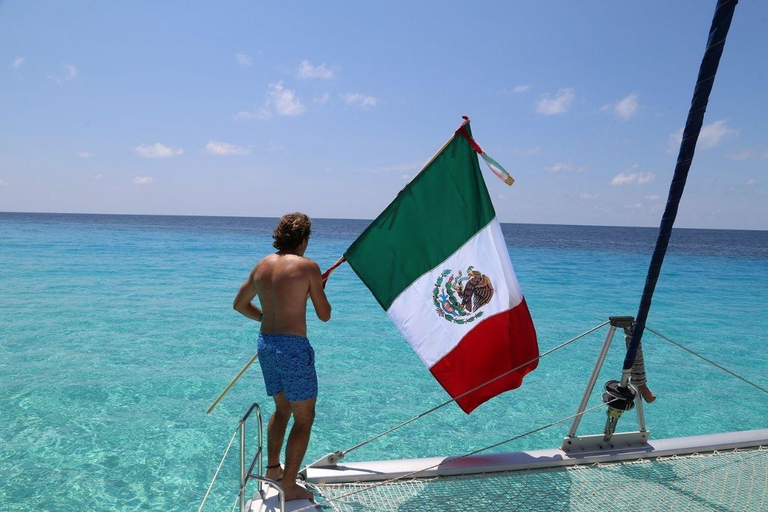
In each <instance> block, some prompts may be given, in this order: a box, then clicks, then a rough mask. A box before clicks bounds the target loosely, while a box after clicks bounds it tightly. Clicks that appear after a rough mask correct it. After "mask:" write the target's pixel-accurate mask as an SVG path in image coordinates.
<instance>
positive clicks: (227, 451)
mask: <svg viewBox="0 0 768 512" xmlns="http://www.w3.org/2000/svg"><path fill="white" fill-rule="evenodd" d="M239 428H240V427H238V428H236V429H235V431H234V432H233V433H232V439H230V440H229V444H228V445H227V449H226V450H224V456H223V457H222V458H221V462H219V467H217V468H216V473H214V474H213V479H212V480H211V483H210V485H209V486H208V490H207V491H205V496H203V502H202V503H200V508H198V509H197V512H200V511H201V510H203V506H205V501H206V500H207V499H208V495H209V494H210V493H211V489H212V488H213V484H214V482H216V478H218V476H219V471H221V467H222V466H223V465H224V461H225V460H226V459H227V455H229V450H230V448H232V443H234V442H235V437H237V431H238V430H239Z"/></svg>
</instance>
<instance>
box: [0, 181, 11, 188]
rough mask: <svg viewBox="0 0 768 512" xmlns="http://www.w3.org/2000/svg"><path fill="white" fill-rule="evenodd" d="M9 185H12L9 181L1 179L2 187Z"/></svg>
mask: <svg viewBox="0 0 768 512" xmlns="http://www.w3.org/2000/svg"><path fill="white" fill-rule="evenodd" d="M8 185H10V183H8V182H7V181H5V180H0V187H7V186H8Z"/></svg>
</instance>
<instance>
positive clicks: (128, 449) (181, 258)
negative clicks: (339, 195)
mask: <svg viewBox="0 0 768 512" xmlns="http://www.w3.org/2000/svg"><path fill="white" fill-rule="evenodd" d="M274 223H275V220H274V219H244V218H213V217H207V218H203V217H144V216H99V215H44V214H0V511H6V510H9V511H10V510H14V511H17V510H18V511H32V510H35V511H38V510H56V511H80V510H94V511H133V510H164V511H189V510H197V507H198V505H199V503H200V500H201V498H202V496H203V494H204V492H205V489H206V487H207V485H208V482H209V481H210V479H211V477H212V476H213V472H214V470H215V468H216V465H217V464H218V462H219V460H220V457H221V455H222V452H223V450H224V448H225V446H226V443H227V442H228V441H229V439H230V436H231V434H232V432H233V431H234V428H235V427H236V423H237V420H238V419H239V417H240V416H241V415H242V414H243V413H244V412H245V410H246V409H247V407H248V405H249V404H250V403H251V402H254V401H256V402H259V403H261V404H262V405H263V406H264V409H265V414H267V415H268V414H269V413H270V412H271V410H272V406H271V404H270V402H269V400H268V398H267V397H266V396H265V394H264V390H263V384H262V382H261V374H260V370H259V368H258V365H254V366H253V367H252V369H251V370H249V372H248V373H247V374H246V376H245V377H244V378H243V379H242V380H241V382H240V383H238V384H237V385H236V387H235V388H234V389H233V390H232V392H231V393H230V394H229V395H228V396H227V398H226V399H225V400H224V401H223V402H222V403H221V405H219V407H218V408H217V409H216V410H215V411H214V412H213V413H212V414H210V415H206V414H205V410H206V409H207V407H208V406H209V405H210V403H211V402H212V401H213V399H214V398H215V397H216V396H217V395H218V394H219V392H220V391H221V390H222V389H223V388H224V387H225V386H226V384H227V383H228V382H229V380H230V379H231V378H232V377H233V376H234V375H235V374H236V373H237V371H238V370H239V369H240V368H241V367H242V366H243V364H245V362H246V361H247V360H248V359H249V358H250V357H251V356H252V355H253V353H254V352H255V340H256V333H257V325H256V324H254V323H252V322H249V321H248V320H247V319H245V318H243V317H241V316H239V315H238V314H237V313H235V312H234V311H233V310H232V308H231V303H232V299H233V298H234V295H235V293H236V291H237V289H238V287H239V286H240V284H241V283H242V281H243V280H244V279H245V277H246V276H247V274H248V272H249V270H250V269H251V267H252V266H253V264H254V263H255V262H256V261H257V260H258V258H260V257H261V256H262V255H263V254H265V253H266V252H268V251H270V250H271V246H270V243H271V230H272V228H273V226H274ZM366 225H367V222H366V221H346V220H324V219H319V220H316V221H315V223H314V226H313V231H314V234H313V237H312V240H311V243H310V247H309V250H308V252H307V256H308V257H311V258H313V259H315V260H317V261H318V262H319V263H320V266H321V267H322V268H327V267H328V266H330V265H331V264H332V263H333V262H334V261H335V260H336V259H337V258H338V257H339V256H340V255H341V253H342V252H343V251H344V249H345V248H346V247H347V246H348V245H349V244H350V243H351V242H352V240H354V238H355V237H356V236H357V234H359V233H360V232H361V231H362V229H363V228H364V227H365V226H366ZM504 232H505V236H506V237H507V244H508V247H509V251H510V254H511V256H512V261H513V264H514V265H515V269H516V271H517V275H518V279H519V280H520V283H521V286H522V288H523V292H524V293H525V295H526V299H527V301H528V305H529V307H530V310H531V313H532V315H533V319H534V323H535V324H536V328H537V331H538V335H539V346H540V349H541V351H542V352H543V351H546V350H548V349H549V348H552V347H554V346H555V345H557V344H559V343H561V342H563V341H565V340H566V339H568V338H571V337H573V336H575V335H577V334H579V333H581V332H583V331H586V330H587V329H589V328H591V327H593V326H595V325H597V324H598V323H600V322H602V321H604V320H606V319H607V317H608V316H609V315H634V314H635V313H636V309H637V302H638V300H639V296H640V292H641V290H642V286H643V283H644V278H645V272H646V270H647V265H648V262H649V259H650V254H651V250H652V247H653V241H654V239H655V235H656V230H655V229H643V228H606V227H578V226H546V225H505V226H504ZM767 290H768V232H757V231H715V230H676V231H675V233H674V234H673V237H672V243H671V247H670V253H669V254H668V257H667V260H666V262H665V264H664V269H663V272H662V276H661V280H660V283H659V286H658V288H657V293H656V297H655V300H654V304H653V308H652V310H651V314H650V316H649V320H648V326H649V327H652V328H654V329H656V330H658V331H661V332H662V333H664V334H666V335H667V336H669V337H671V338H673V339H675V340H677V341H679V342H681V343H683V344H685V345H686V346H688V347H690V348H691V349H693V350H696V351H698V352H701V353H702V354H704V355H706V356H707V357H710V358H711V359H714V360H715V361H717V362H719V363H721V364H723V365H725V366H727V367H728V368H730V369H731V370H733V371H735V372H737V373H740V374H743V375H744V376H746V377H748V378H750V379H753V380H754V381H756V382H757V383H758V384H760V385H762V386H764V387H766V386H768V379H767V378H766V377H765V367H766V362H768V356H766V355H765V354H766V352H765V345H766V344H765V333H766V332H768V291H767ZM327 291H328V295H329V298H330V300H331V303H332V304H333V307H334V311H333V319H332V320H331V322H329V323H327V324H323V323H321V322H319V321H317V320H316V319H310V321H309V333H310V339H311V341H312V343H313V345H314V347H315V350H316V356H317V367H318V375H319V381H320V393H321V394H320V398H319V400H318V414H317V420H316V424H315V428H314V431H313V438H312V441H311V443H310V447H309V451H308V454H307V457H306V460H307V461H310V460H314V459H317V458H319V457H320V456H322V455H324V454H326V453H328V452H330V451H335V450H338V449H344V448H348V447H350V446H352V445H354V444H356V443H357V442H359V441H362V440H364V439H366V438H368V437H370V436H371V435H373V434H375V433H378V432H380V431H383V430H385V429H387V428H389V427H390V426H392V425H394V424H396V423H399V422H401V421H404V420H406V419H408V418H410V417H411V416H414V415H416V414H418V413H420V412H422V411H424V410H426V409H429V408H431V407H433V406H434V405H437V404H439V403H441V402H442V401H444V400H445V399H446V395H445V393H444V391H443V390H442V389H441V388H440V386H439V385H438V384H437V383H436V382H435V381H434V380H433V379H432V377H431V376H430V375H429V373H428V371H427V370H426V368H424V367H423V366H422V364H421V362H420V360H419V359H418V357H417V356H416V355H415V354H414V353H413V352H412V351H411V350H410V348H409V347H408V346H407V344H406V343H405V342H404V341H403V340H402V339H401V338H400V336H399V334H398V333H397V332H396V330H395V329H394V328H393V327H392V325H391V324H390V323H389V321H388V319H387V317H386V315H385V313H384V312H383V311H381V310H380V308H379V307H378V305H377V304H376V303H375V301H374V299H373V298H372V297H371V295H370V294H369V293H368V292H367V290H366V289H365V288H364V287H363V286H362V284H361V283H360V282H359V281H358V280H357V279H356V277H355V276H354V273H353V272H352V271H351V270H350V269H349V268H348V267H346V266H342V267H341V268H340V269H339V270H338V271H337V272H336V273H334V275H333V276H332V278H331V280H330V283H329V285H328V290H327ZM604 336H605V329H604V330H601V331H599V332H598V333H596V334H593V335H590V336H589V337H587V338H585V339H583V340H581V341H579V342H576V343H574V344H573V345H571V346H569V347H567V348H565V349H563V350H561V351H559V352H556V353H554V354H552V355H551V356H548V357H547V358H545V359H543V360H542V361H541V363H540V365H539V368H538V369H537V370H536V371H534V372H533V373H532V374H530V375H529V376H528V377H526V380H525V382H524V384H523V386H522V387H521V388H520V389H518V390H516V391H513V392H510V393H506V394H505V395H502V396H500V397H498V398H496V399H494V400H492V401H491V402H489V403H487V404H485V405H483V406H482V407H480V408H479V409H478V410H477V411H476V412H474V413H473V414H472V415H470V416H467V415H465V414H463V413H462V412H461V411H460V410H459V409H458V407H456V406H453V405H450V406H448V407H445V408H443V409H441V410H439V411H438V412H436V413H434V414H433V415H430V416H428V417H426V418H423V419H421V420H419V421H417V422H414V423H413V424H411V425H408V426H407V427H405V428H403V429H401V430H399V431H397V432H395V433H393V434H391V435H389V436H387V437H385V438H383V439H382V440H379V441H376V442H374V443H371V444H369V445H366V446H365V447H363V448H361V449H360V450H358V451H356V452H353V453H351V454H350V455H349V456H348V457H349V459H350V460H368V459H381V458H403V457H421V456H433V455H448V454H461V453H465V452H468V451H471V450H475V449H478V448H481V447H483V446H487V445H490V444H492V443H496V442H499V441H502V440H504V439H506V438H510V437H512V436H514V435H517V434H520V433H523V432H526V431H528V430H531V429H533V428H536V427H538V426H541V425H544V424H547V423H550V422H552V421H555V420H557V419H560V418H562V417H564V416H567V415H570V414H572V413H573V412H575V409H576V407H577V405H578V401H579V398H580V394H581V392H582V390H583V387H584V385H585V383H586V381H587V379H588V377H589V373H590V371H591V367H592V365H593V364H594V360H595V359H596V357H597V352H598V349H599V346H600V344H601V343H602V340H603V337H604ZM622 345H623V343H622V340H621V339H617V343H615V345H614V348H613V350H612V351H611V354H610V355H609V358H608V361H607V363H606V367H605V369H604V370H603V373H602V374H601V376H600V382H604V381H605V380H607V379H609V378H618V377H619V375H620V368H621V362H622V360H623V351H622V348H623V347H622ZM644 346H645V355H646V363H647V367H648V375H649V383H650V385H651V387H652V388H653V389H654V391H655V392H656V393H657V395H658V396H659V399H658V400H657V402H656V403H654V404H652V405H650V406H648V407H647V408H646V415H647V422H648V426H649V428H650V429H651V431H652V433H653V436H654V437H668V436H676V435H694V434H702V433H714V432H720V431H727V430H741V429H752V428H764V427H766V426H768V400H767V399H766V396H765V395H764V394H762V393H760V392H759V391H757V390H755V389H753V388H751V387H749V386H747V385H745V384H744V383H742V382H740V381H738V380H736V379H734V378H733V377H731V376H728V375H726V374H724V373H722V372H720V371H719V370H716V369H713V368H711V367H710V366H708V365H706V364H705V363H703V362H701V361H699V360H696V359H694V358H692V357H691V356H689V355H687V354H686V353H684V352H682V351H681V350H680V349H678V348H676V347H674V346H672V345H670V344H668V343H667V342H665V341H663V340H660V339H658V338H656V337H654V336H653V335H651V334H646V337H645V338H644ZM591 403H593V404H596V403H598V399H597V395H596V396H595V397H594V398H593V400H592V402H591ZM604 418H605V416H604V412H602V411H598V412H595V413H592V414H591V415H590V416H589V417H587V418H585V420H584V421H583V422H582V427H581V429H580V433H584V434H587V433H597V432H599V431H601V430H602V425H603V422H604ZM634 425H635V422H634V419H633V415H631V414H630V415H629V418H627V417H625V418H623V419H622V421H621V423H620V425H619V429H620V430H622V429H630V428H633V427H634ZM567 429H568V425H567V424H565V425H560V426H556V427H553V428H551V429H548V430H545V431H543V432H541V433H538V434H535V435H533V436H529V437H525V438H523V439H521V440H519V441H515V442H514V443H510V444H508V445H505V446H502V447H500V448H497V449H496V451H513V450H522V449H532V448H549V447H553V446H558V445H559V442H560V440H561V438H562V437H563V435H565V433H566V432H567ZM251 432H252V433H254V434H255V431H254V430H252V431H251ZM253 446H254V444H253V443H252V444H251V448H249V450H251V449H252V447H253ZM236 479H237V477H236V456H235V454H234V453H233V455H232V456H231V457H230V460H229V461H228V462H227V464H226V465H225V467H224V469H223V471H222V474H221V475H220V477H219V482H218V484H217V486H216V487H215V488H214V491H213V495H212V497H211V498H210V501H209V504H208V505H207V506H206V509H205V510H228V509H229V507H230V506H231V504H232V502H233V499H234V497H235V493H236V485H237V484H236Z"/></svg>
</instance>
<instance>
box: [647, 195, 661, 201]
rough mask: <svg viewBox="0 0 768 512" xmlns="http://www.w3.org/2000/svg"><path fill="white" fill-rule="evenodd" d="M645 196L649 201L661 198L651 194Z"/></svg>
mask: <svg viewBox="0 0 768 512" xmlns="http://www.w3.org/2000/svg"><path fill="white" fill-rule="evenodd" d="M645 198H646V199H647V200H649V201H658V200H659V199H661V196H659V195H656V194H653V195H650V196H645Z"/></svg>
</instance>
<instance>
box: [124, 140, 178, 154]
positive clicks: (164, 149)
mask: <svg viewBox="0 0 768 512" xmlns="http://www.w3.org/2000/svg"><path fill="white" fill-rule="evenodd" d="M134 151H136V154H138V155H139V156H141V157H144V158H168V157H171V156H178V155H181V154H183V153H184V150H183V149H181V148H170V147H168V146H165V145H163V144H160V143H159V142H157V143H155V144H139V145H138V146H136V147H135V148H134Z"/></svg>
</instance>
